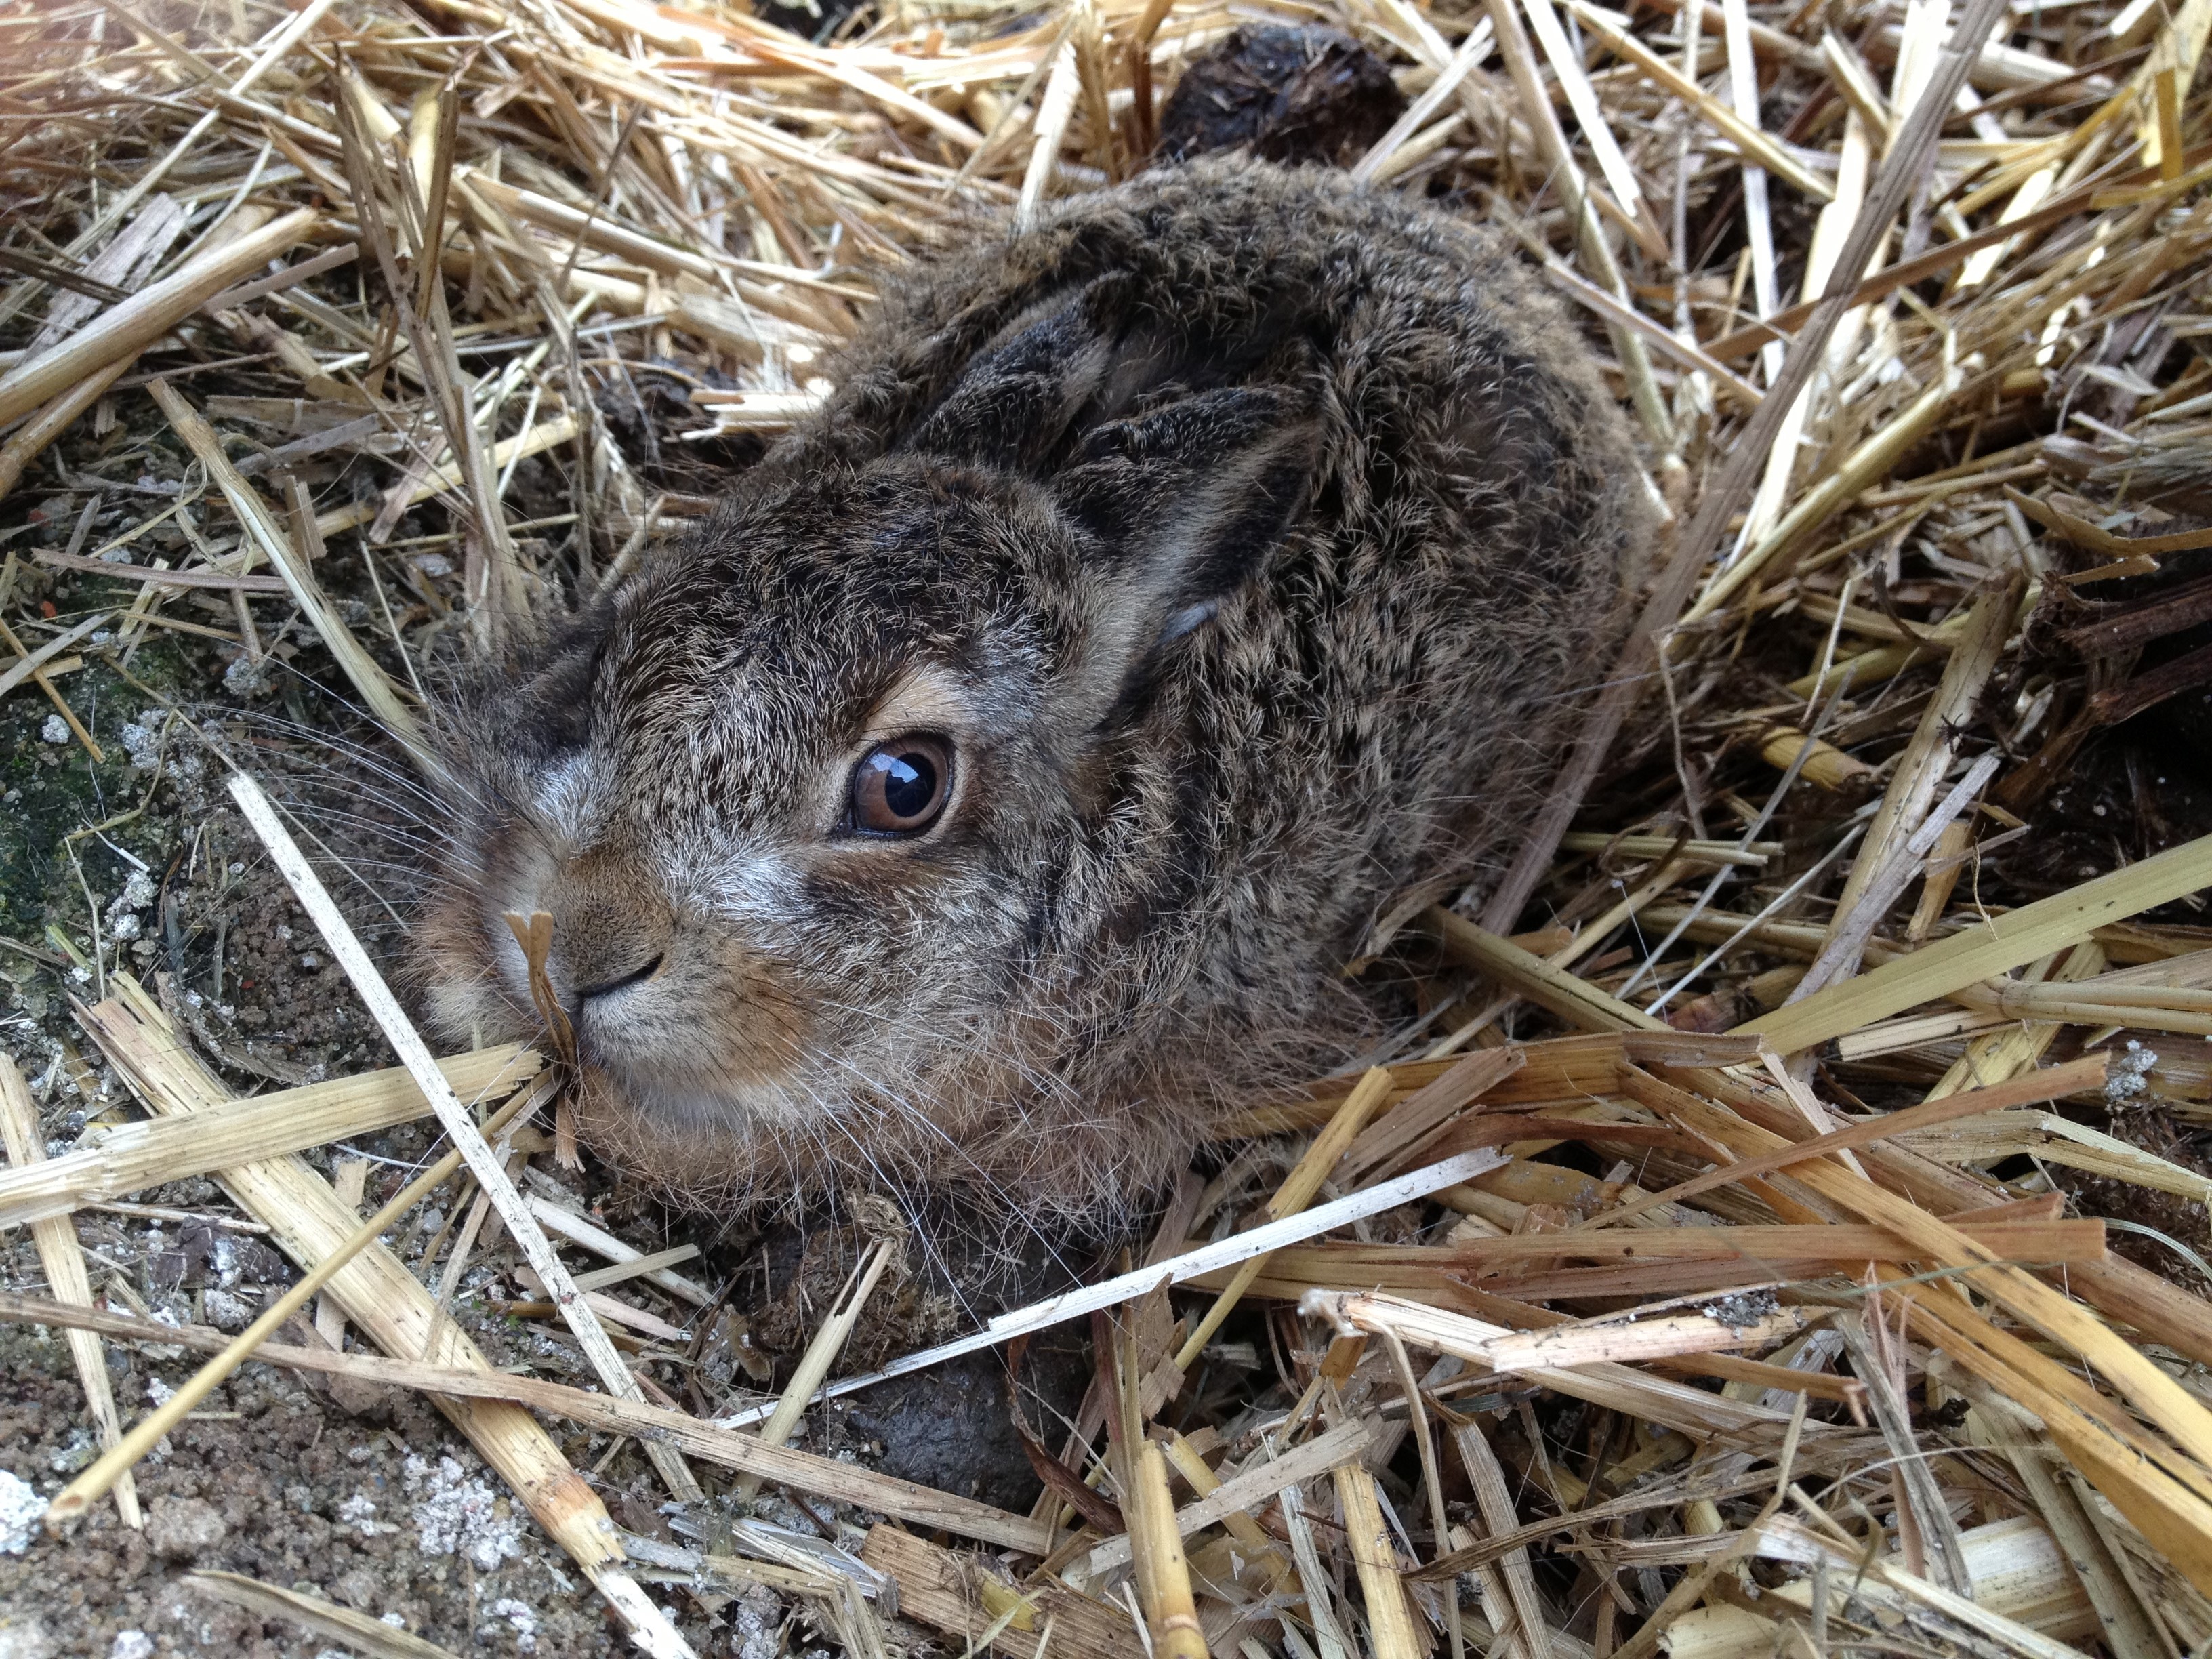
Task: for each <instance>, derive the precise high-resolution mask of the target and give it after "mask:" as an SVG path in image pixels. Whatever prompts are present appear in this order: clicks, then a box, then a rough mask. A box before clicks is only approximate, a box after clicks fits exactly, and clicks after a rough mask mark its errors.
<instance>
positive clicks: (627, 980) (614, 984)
mask: <svg viewBox="0 0 2212 1659" xmlns="http://www.w3.org/2000/svg"><path fill="white" fill-rule="evenodd" d="M664 960H665V952H656V953H655V954H654V956H653V959H652V960H651V961H649V962H646V963H641V965H639V966H638V967H636V968H634V969H631V970H630V971H629V973H626V974H622V975H617V977H615V978H613V979H605V980H601V981H599V983H598V984H596V985H586V986H585V987H583V988H582V989H580V990H579V991H578V992H577V993H576V1000H577V1001H578V1002H579V1003H585V1002H589V1001H591V1000H592V999H593V998H594V997H604V996H611V995H612V994H614V993H615V992H617V991H621V990H626V989H628V988H629V987H630V986H633V985H641V984H643V983H644V982H645V981H647V980H649V979H651V978H652V977H653V975H655V974H657V973H659V971H660V964H661V963H662V962H663V961H664Z"/></svg>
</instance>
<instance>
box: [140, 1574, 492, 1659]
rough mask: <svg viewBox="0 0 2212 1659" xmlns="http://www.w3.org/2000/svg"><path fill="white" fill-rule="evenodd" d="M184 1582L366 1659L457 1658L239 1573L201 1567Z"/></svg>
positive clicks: (371, 1621) (412, 1637) (432, 1644)
mask: <svg viewBox="0 0 2212 1659" xmlns="http://www.w3.org/2000/svg"><path fill="white" fill-rule="evenodd" d="M184 1582H185V1583H186V1584H188V1585H190V1586H191V1588H192V1589H196V1590H197V1591H199V1593H200V1594H201V1595H207V1596H212V1597H213V1598H214V1599H215V1600H216V1601H227V1602H228V1603H229V1604H230V1605H231V1606H232V1607H243V1608H245V1609H246V1611H247V1612H248V1613H254V1614H256V1615H258V1617H261V1618H264V1619H277V1620H283V1621H285V1622H286V1623H289V1624H294V1625H298V1626H301V1627H302V1628H304V1629H307V1630H310V1631H313V1632H314V1633H315V1634H316V1635H318V1636H326V1637H329V1638H331V1640H333V1641H337V1642H343V1643H344V1644H346V1645H347V1646H348V1647H350V1648H358V1649H359V1650H361V1651H362V1653H365V1654H367V1655H368V1659H457V1656H456V1655H455V1654H454V1653H453V1650H452V1649H450V1648H441V1647H440V1646H439V1645H438V1644H436V1643H435V1642H426V1641H424V1640H423V1639H422V1638H421V1637H419V1636H416V1635H415V1634H413V1633H412V1632H409V1631H406V1630H404V1629H395V1628H394V1627H393V1626H390V1625H387V1624H386V1623H385V1622H384V1621H383V1620H381V1619H372V1618H370V1617H369V1616H368V1614H367V1613H356V1611H354V1609H353V1608H351V1607H340V1606H338V1605H337V1603H336V1602H334V1601H324V1600H323V1599H322V1598H321V1597H319V1596H314V1595H301V1593H300V1592H299V1591H297V1590H292V1589H279V1588H278V1587H277V1586H276V1585H275V1584H264V1583H262V1582H261V1581H260V1580H259V1579H258V1578H248V1577H246V1576H245V1575H244V1574H243V1573H235V1572H215V1571H209V1570H207V1569H202V1570H201V1571H197V1572H188V1573H186V1574H185V1577H184Z"/></svg>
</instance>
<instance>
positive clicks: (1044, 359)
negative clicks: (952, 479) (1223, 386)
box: [901, 274, 1149, 474]
mask: <svg viewBox="0 0 2212 1659" xmlns="http://www.w3.org/2000/svg"><path fill="white" fill-rule="evenodd" d="M1127 287H1128V281H1127V278H1126V277H1123V276H1118V275H1113V274H1109V275H1108V276H1100V277H1097V278H1095V279H1093V280H1092V281H1091V282H1090V283H1085V285H1084V286H1083V287H1081V288H1079V289H1076V290H1074V291H1073V293H1066V292H1063V293H1060V294H1057V295H1053V296H1052V297H1050V298H1049V299H1048V300H1046V301H1042V302H1040V303H1038V304H1036V305H1035V306H1032V307H1030V309H1029V310H1027V311H1025V312H1024V313H1022V314H1021V315H1020V316H1019V317H1018V318H1016V319H1014V320H1013V321H1012V322H1011V323H1009V324H1008V325H1006V327H1004V328H1003V329H1001V330H1000V331H999V333H998V335H997V336H996V337H994V338H993V339H992V340H991V341H990V342H989V343H987V344H985V345H984V346H982V347H981V349H978V350H977V351H976V353H975V356H974V357H973V358H972V359H971V360H970V361H969V362H968V364H967V365H966V367H965V368H963V369H962V370H961V372H960V374H959V377H958V378H957V380H954V381H952V383H951V385H950V386H947V387H946V388H945V392H943V394H942V395H941V396H940V397H939V399H938V401H937V403H936V404H935V406H934V407H933V408H932V409H931V410H930V411H929V412H928V414H927V415H926V416H923V417H922V419H921V422H919V423H918V424H917V425H916V426H915V428H914V430H913V431H912V432H911V433H910V434H909V435H908V436H907V438H906V439H905V440H904V441H903V443H902V446H901V447H902V448H906V449H909V450H913V451H915V452H918V453H923V454H930V455H944V456H950V457H952V458H955V459H960V460H964V461H973V462H975V463H976V464H978V465H984V466H995V467H1003V468H1005V469H1006V470H1007V471H1015V472H1029V473H1032V474H1034V473H1036V472H1037V471H1042V470H1047V469H1048V468H1049V467H1050V466H1051V465H1053V463H1054V460H1055V459H1057V458H1059V457H1060V456H1061V455H1063V454H1064V453H1065V452H1066V446H1067V444H1068V443H1069V441H1071V440H1072V438H1073V436H1074V435H1075V434H1076V432H1077V430H1078V429H1079V427H1080V425H1081V423H1082V420H1083V417H1084V416H1085V413H1086V411H1090V410H1095V409H1096V408H1097V406H1098V400H1099V398H1100V395H1101V393H1102V392H1104V393H1108V394H1109V395H1110V393H1111V390H1112V387H1113V385H1114V383H1115V381H1116V380H1119V379H1121V378H1123V377H1124V376H1125V375H1126V374H1127V368H1125V367H1124V360H1126V359H1130V358H1133V357H1134V358H1139V359H1141V358H1144V357H1146V356H1148V355H1149V354H1147V353H1146V352H1145V350H1144V349H1143V348H1142V347H1141V346H1139V345H1136V344H1135V343H1133V342H1130V341H1127V340H1124V339H1122V338H1121V332H1122V331H1121V329H1120V328H1119V327H1118V326H1117V325H1116V323H1115V311H1116V308H1117V307H1118V305H1119V302H1120V296H1121V295H1122V293H1123V291H1124V290H1125V289H1127Z"/></svg>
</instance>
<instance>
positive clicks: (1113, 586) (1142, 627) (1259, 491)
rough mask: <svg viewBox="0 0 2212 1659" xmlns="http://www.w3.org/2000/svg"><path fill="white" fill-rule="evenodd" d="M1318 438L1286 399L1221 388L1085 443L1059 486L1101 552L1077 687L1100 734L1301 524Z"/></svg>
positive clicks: (1096, 432)
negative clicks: (1169, 653) (1171, 652)
mask: <svg viewBox="0 0 2212 1659" xmlns="http://www.w3.org/2000/svg"><path fill="white" fill-rule="evenodd" d="M1317 445H1318V429H1317V428H1316V423H1315V422H1314V420H1313V418H1312V416H1311V415H1310V412H1309V411H1308V410H1306V409H1305V408H1304V407H1303V406H1302V405H1301V404H1300V403H1299V402H1298V401H1297V399H1296V398H1293V396H1292V395H1291V393H1289V392H1285V391H1282V390H1277V389H1269V388H1259V387H1248V386H1222V387H1218V388H1216V389H1215V390H1212V391H1210V392H1200V393H1198V394H1196V395H1194V396H1192V397H1187V398H1180V399H1178V400H1176V402H1173V403H1170V404H1164V405H1163V406H1159V407H1156V408H1154V409H1152V410H1150V411H1149V412H1147V413H1146V414H1144V415H1141V416H1135V417H1133V418H1131V419H1128V420H1122V421H1115V422H1110V423H1109V424H1107V425H1104V426H1102V427H1098V428H1095V429H1093V430H1092V431H1091V432H1089V433H1087V434H1086V435H1085V437H1084V439H1083V441H1082V445H1081V447H1080V449H1079V453H1078V454H1077V456H1076V459H1075V464H1074V465H1072V466H1071V467H1070V468H1069V469H1068V470H1067V471H1066V472H1064V473H1062V474H1061V475H1060V477H1059V478H1058V479H1057V480H1056V481H1055V482H1054V486H1053V495H1054V501H1055V503H1056V504H1057V505H1058V507H1060V511H1061V512H1062V513H1066V515H1067V516H1068V517H1069V518H1070V519H1071V520H1073V521H1074V522H1075V523H1077V524H1078V525H1079V526H1081V527H1082V528H1083V529H1084V530H1085V532H1088V534H1087V538H1088V539H1090V540H1091V544H1092V546H1093V547H1094V548H1095V549H1096V552H1095V554H1094V558H1095V560H1096V562H1097V568H1096V570H1095V572H1094V573H1093V574H1096V575H1097V577H1098V578H1099V579H1100V580H1097V583H1096V585H1095V586H1093V587H1092V589H1091V592H1092V594H1093V599H1092V601H1091V606H1090V612H1091V614H1090V615H1089V616H1088V617H1087V618H1086V627H1085V634H1086V636H1087V647H1088V648H1087V649H1086V650H1085V652H1084V653H1082V656H1081V666H1080V668H1079V671H1078V672H1077V675H1076V677H1075V678H1076V679H1077V681H1078V682H1079V685H1078V686H1075V687H1071V690H1074V691H1075V692H1076V700H1077V701H1078V702H1080V703H1082V704H1085V705H1087V708H1088V710H1089V712H1090V714H1091V717H1092V718H1093V719H1094V720H1096V721H1102V722H1103V721H1109V720H1112V719H1114V718H1115V716H1116V715H1117V714H1121V713H1123V712H1126V711H1127V709H1128V708H1131V707H1133V705H1134V704H1135V703H1137V702H1140V701H1142V699H1143V697H1144V696H1145V693H1146V689H1147V687H1148V686H1149V685H1150V684H1151V681H1152V677H1153V673H1154V671H1155V670H1156V669H1157V667H1158V664H1159V661H1160V659H1161V658H1162V656H1163V654H1164V652H1165V651H1166V650H1167V649H1168V647H1170V646H1171V645H1172V644H1173V643H1174V642H1175V641H1176V640H1177V639H1180V638H1181V637H1182V636H1183V635H1186V634H1188V633H1190V632H1191V631H1192V630H1193V629H1196V628H1199V627H1200V626H1202V625H1203V624H1204V623H1206V621H1207V620H1208V619H1209V618H1211V617H1212V615H1213V612H1214V610H1215V608H1216V607H1217V606H1218V605H1219V604H1220V603H1221V601H1222V600H1223V599H1225V598H1226V597H1227V596H1228V595H1229V594H1230V593H1231V592H1233V591H1234V590H1235V589H1236V588H1237V586H1239V585H1240V584H1241V583H1242V582H1243V581H1244V580H1245V579H1246V578H1247V577H1249V576H1250V575H1251V574H1253V572H1254V571H1255V569H1257V568H1258V567H1259V565H1260V563H1261V561H1262V560H1264V559H1265V558H1266V556H1267V554H1268V552H1269V551H1270V550H1273V548H1274V547H1275V546H1276V545H1277V544H1279V542H1280V541H1281V540H1282V539H1283V537H1284V535H1285V532H1288V530H1289V529H1290V527H1291V525H1292V523H1293V522H1295V520H1297V516H1298V515H1299V513H1301V512H1302V511H1303V510H1304V506H1305V501H1306V495H1307V490H1308V488H1309V486H1310V482H1311V479H1312V474H1313V470H1314V463H1315V457H1316V447H1317Z"/></svg>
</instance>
